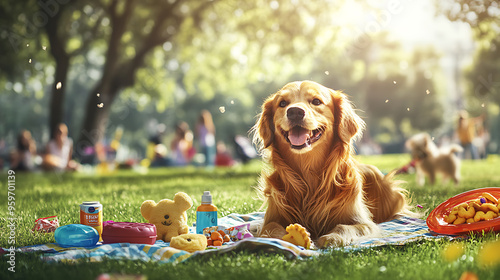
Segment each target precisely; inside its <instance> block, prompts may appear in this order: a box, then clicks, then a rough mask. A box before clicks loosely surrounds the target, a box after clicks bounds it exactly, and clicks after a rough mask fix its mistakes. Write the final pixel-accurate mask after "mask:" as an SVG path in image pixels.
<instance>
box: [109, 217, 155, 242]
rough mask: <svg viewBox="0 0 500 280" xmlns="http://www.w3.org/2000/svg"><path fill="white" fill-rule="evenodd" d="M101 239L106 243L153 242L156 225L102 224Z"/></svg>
mask: <svg viewBox="0 0 500 280" xmlns="http://www.w3.org/2000/svg"><path fill="white" fill-rule="evenodd" d="M102 241H103V243H104V244H108V243H138V244H151V245H153V244H155V242H156V226H155V225H153V224H149V223H130V222H114V223H107V224H106V225H104V228H103V231H102Z"/></svg>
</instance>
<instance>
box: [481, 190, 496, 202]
mask: <svg viewBox="0 0 500 280" xmlns="http://www.w3.org/2000/svg"><path fill="white" fill-rule="evenodd" d="M482 195H483V196H484V197H485V198H486V199H488V200H489V201H491V202H493V203H495V204H498V199H496V198H495V197H494V196H492V195H491V194H490V193H487V192H484V193H482Z"/></svg>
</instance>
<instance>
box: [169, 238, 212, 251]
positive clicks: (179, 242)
mask: <svg viewBox="0 0 500 280" xmlns="http://www.w3.org/2000/svg"><path fill="white" fill-rule="evenodd" d="M170 247H172V248H175V249H179V250H184V251H187V252H189V253H193V252H196V251H203V250H205V249H206V248H207V238H206V237H205V235H203V234H195V233H187V234H181V235H179V236H174V237H172V239H171V240H170Z"/></svg>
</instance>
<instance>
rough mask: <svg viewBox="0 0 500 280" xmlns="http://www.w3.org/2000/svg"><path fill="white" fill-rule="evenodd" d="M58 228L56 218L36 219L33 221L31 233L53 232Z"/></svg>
mask: <svg viewBox="0 0 500 280" xmlns="http://www.w3.org/2000/svg"><path fill="white" fill-rule="evenodd" d="M58 227H59V220H57V216H50V217H45V218H38V219H36V220H35V226H34V227H33V229H32V230H31V231H33V232H35V231H38V232H44V233H46V232H54V231H55V230H56V229H57V228H58Z"/></svg>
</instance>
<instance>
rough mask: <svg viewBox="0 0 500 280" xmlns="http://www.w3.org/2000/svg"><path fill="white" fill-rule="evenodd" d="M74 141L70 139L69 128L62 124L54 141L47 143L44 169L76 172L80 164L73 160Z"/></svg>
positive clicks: (58, 127) (43, 163)
mask: <svg viewBox="0 0 500 280" xmlns="http://www.w3.org/2000/svg"><path fill="white" fill-rule="evenodd" d="M72 156H73V140H72V139H71V138H69V137H68V127H67V126H66V125H65V124H63V123H61V124H59V125H58V126H57V127H56V129H55V132H54V139H52V140H50V141H49V143H47V147H46V149H45V155H44V157H43V162H42V167H43V169H45V170H55V171H75V170H77V169H78V168H79V164H78V163H77V162H75V161H74V160H72Z"/></svg>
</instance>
